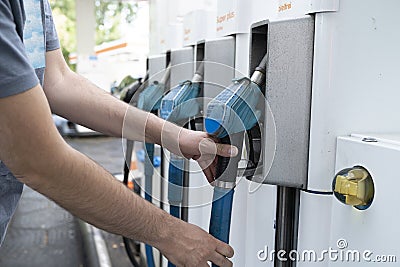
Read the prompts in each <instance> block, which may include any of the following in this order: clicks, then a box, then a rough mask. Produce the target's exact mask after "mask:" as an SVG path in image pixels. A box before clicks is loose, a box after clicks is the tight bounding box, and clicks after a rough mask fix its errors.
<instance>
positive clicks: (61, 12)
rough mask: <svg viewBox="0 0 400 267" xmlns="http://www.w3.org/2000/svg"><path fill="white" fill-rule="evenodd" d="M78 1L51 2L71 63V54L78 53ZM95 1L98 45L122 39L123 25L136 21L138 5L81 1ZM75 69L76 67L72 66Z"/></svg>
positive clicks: (114, 0) (110, 0)
mask: <svg viewBox="0 0 400 267" xmlns="http://www.w3.org/2000/svg"><path fill="white" fill-rule="evenodd" d="M75 1H76V0H50V5H51V7H52V9H53V14H54V17H55V23H56V27H57V32H58V35H59V38H60V42H61V47H62V52H63V55H64V58H65V59H66V61H67V62H68V63H69V60H68V59H69V54H70V53H71V52H74V51H76V12H75ZM79 1H95V14H96V44H97V45H99V44H102V43H104V42H109V41H114V40H117V39H120V38H121V32H120V30H119V29H120V25H121V23H130V22H132V21H133V20H134V19H135V16H136V12H137V3H135V2H133V1H126V0H125V1H124V0H79ZM70 67H71V68H72V69H75V66H70Z"/></svg>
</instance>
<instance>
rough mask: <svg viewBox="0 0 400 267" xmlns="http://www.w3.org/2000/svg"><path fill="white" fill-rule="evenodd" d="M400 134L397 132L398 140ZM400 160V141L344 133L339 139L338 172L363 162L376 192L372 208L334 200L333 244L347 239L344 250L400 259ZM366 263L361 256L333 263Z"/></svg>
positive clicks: (334, 264) (339, 264) (349, 264)
mask: <svg viewBox="0 0 400 267" xmlns="http://www.w3.org/2000/svg"><path fill="white" fill-rule="evenodd" d="M399 137H400V135H398V136H397V138H396V139H397V140H396V142H397V141H398V140H399ZM399 162H400V145H398V144H393V142H391V141H390V142H385V141H378V142H376V143H367V142H363V141H362V138H360V137H340V138H339V139H338V142H337V156H336V165H335V172H338V171H340V170H342V169H345V168H349V167H353V166H356V165H358V166H362V167H364V168H366V169H367V170H368V172H369V173H370V174H371V176H372V178H373V181H374V186H375V196H374V200H373V202H372V205H371V207H370V208H368V209H367V210H365V211H360V210H357V209H355V208H353V207H351V206H347V205H344V204H342V203H341V202H339V201H337V200H336V199H333V200H332V224H331V229H332V230H331V237H330V245H331V246H332V247H336V245H337V244H336V242H337V241H338V240H339V239H344V240H346V242H347V247H346V248H344V249H343V251H347V250H357V251H359V252H360V253H361V255H362V254H363V252H364V251H366V250H369V251H371V252H372V254H371V255H370V258H371V259H372V260H374V259H376V258H375V257H376V256H378V255H385V256H388V255H394V256H397V259H398V260H400V258H399V257H400V247H399V246H398V237H399V236H400V228H399V226H398V220H397V218H396V205H397V203H399V201H400V195H399V194H398V188H399V187H400V180H399V177H400V174H399V172H398V170H397V166H398V164H399ZM344 264H345V265H346V266H365V265H366V264H367V262H366V261H365V259H364V258H363V257H361V260H360V262H352V261H350V262H345V263H343V262H342V261H340V260H338V261H336V262H335V261H331V262H330V265H329V266H343V265H344ZM396 264H397V265H398V263H392V264H390V263H387V264H385V266H397V265H396ZM370 265H372V266H383V263H378V262H375V263H373V262H369V263H368V266H370Z"/></svg>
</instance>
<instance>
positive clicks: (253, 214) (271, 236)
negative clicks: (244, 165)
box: [242, 178, 277, 267]
mask: <svg viewBox="0 0 400 267" xmlns="http://www.w3.org/2000/svg"><path fill="white" fill-rule="evenodd" d="M243 179H244V178H243ZM245 183H246V187H247V207H246V220H247V223H246V230H245V233H246V242H245V244H246V252H245V253H246V262H245V265H243V266H251V267H267V266H271V267H272V266H273V264H274V262H273V260H270V259H266V260H265V261H263V260H260V259H259V257H260V255H259V254H260V250H264V251H266V250H268V251H271V250H272V249H274V246H275V227H274V224H275V214H276V197H277V196H276V186H272V185H260V184H256V183H252V182H249V181H245ZM242 231H243V230H242ZM266 248H267V249H266ZM262 256H263V255H262V254H261V259H262Z"/></svg>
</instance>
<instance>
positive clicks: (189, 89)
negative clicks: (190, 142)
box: [161, 62, 204, 123]
mask: <svg viewBox="0 0 400 267" xmlns="http://www.w3.org/2000/svg"><path fill="white" fill-rule="evenodd" d="M203 73H204V63H203V62H202V63H201V64H200V66H199V68H198V69H197V71H196V73H195V74H194V76H193V78H192V80H191V81H189V80H188V81H184V82H181V83H180V84H179V85H178V86H176V87H174V88H173V89H172V90H171V91H170V92H169V93H168V94H167V95H166V96H165V97H164V98H163V99H162V101H161V118H163V119H164V120H168V121H173V122H175V123H179V122H181V121H187V120H188V119H189V118H191V117H194V116H196V115H197V114H198V113H199V111H200V105H199V103H198V100H197V99H196V98H197V97H198V95H199V93H200V87H201V83H202V81H203Z"/></svg>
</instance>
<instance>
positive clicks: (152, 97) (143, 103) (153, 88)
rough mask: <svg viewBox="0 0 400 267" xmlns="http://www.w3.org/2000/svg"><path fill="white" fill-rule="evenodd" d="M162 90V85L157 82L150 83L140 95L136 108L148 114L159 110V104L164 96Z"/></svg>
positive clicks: (163, 86) (163, 87) (163, 88)
mask: <svg viewBox="0 0 400 267" xmlns="http://www.w3.org/2000/svg"><path fill="white" fill-rule="evenodd" d="M164 90H165V85H164V84H161V83H158V82H154V83H152V84H151V85H150V86H149V87H147V88H146V89H144V90H143V92H141V93H140V95H139V100H138V108H139V109H141V110H144V111H148V112H150V111H155V110H158V109H160V103H161V99H162V97H163V94H164Z"/></svg>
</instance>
